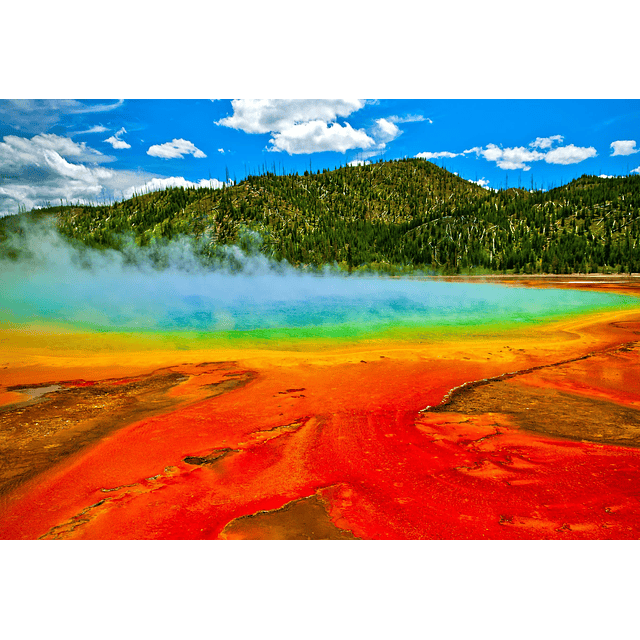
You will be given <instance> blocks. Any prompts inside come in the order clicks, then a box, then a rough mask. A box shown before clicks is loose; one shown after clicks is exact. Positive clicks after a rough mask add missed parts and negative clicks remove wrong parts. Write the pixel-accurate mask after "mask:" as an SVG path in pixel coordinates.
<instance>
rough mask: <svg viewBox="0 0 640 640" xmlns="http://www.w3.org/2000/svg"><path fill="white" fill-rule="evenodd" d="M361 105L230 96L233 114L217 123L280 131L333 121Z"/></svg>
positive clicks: (248, 129) (357, 102)
mask: <svg viewBox="0 0 640 640" xmlns="http://www.w3.org/2000/svg"><path fill="white" fill-rule="evenodd" d="M364 105H365V101H364V100H232V101H231V106H232V107H233V115H232V116H229V117H227V118H222V119H221V120H218V121H217V122H216V124H218V125H222V126H224V127H231V128H233V129H240V130H241V131H244V132H245V133H273V132H283V131H285V130H286V129H289V128H291V127H293V126H295V125H299V124H302V123H305V122H313V121H318V120H320V121H323V122H325V123H329V122H334V121H335V120H336V119H337V118H339V117H340V118H346V117H347V116H348V115H350V114H352V113H353V112H354V111H358V110H359V109H362V107H364Z"/></svg>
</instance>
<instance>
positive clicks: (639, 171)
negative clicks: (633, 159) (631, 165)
mask: <svg viewBox="0 0 640 640" xmlns="http://www.w3.org/2000/svg"><path fill="white" fill-rule="evenodd" d="M631 173H640V167H636V168H635V169H631Z"/></svg>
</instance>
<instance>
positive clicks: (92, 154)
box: [0, 133, 154, 215]
mask: <svg viewBox="0 0 640 640" xmlns="http://www.w3.org/2000/svg"><path fill="white" fill-rule="evenodd" d="M111 160H114V158H113V157H111V156H106V155H103V154H102V153H100V152H99V151H96V150H95V149H92V148H90V147H88V146H87V145H86V144H85V143H84V142H82V143H78V142H74V141H73V140H71V138H67V137H64V136H58V135H55V134H47V133H45V134H38V135H35V136H33V137H32V138H22V137H20V136H5V137H4V138H3V142H0V215H4V214H7V213H16V212H17V211H18V209H19V207H24V208H26V209H33V208H36V207H39V206H44V205H46V204H47V203H50V204H53V205H55V204H59V203H60V201H61V200H62V201H64V202H74V203H76V202H77V203H81V204H82V203H85V204H88V203H95V202H99V201H103V200H107V201H109V200H113V199H116V198H120V197H121V196H122V194H123V193H124V192H125V191H127V190H130V188H132V187H136V188H141V187H142V186H143V185H145V184H147V183H148V182H149V181H150V180H152V178H153V177H154V176H153V174H150V173H143V172H134V171H123V170H115V169H109V168H106V167H103V166H101V165H102V164H103V163H105V162H109V161H111Z"/></svg>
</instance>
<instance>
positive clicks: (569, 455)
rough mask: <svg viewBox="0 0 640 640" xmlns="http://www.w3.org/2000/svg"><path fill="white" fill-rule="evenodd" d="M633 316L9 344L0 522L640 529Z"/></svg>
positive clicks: (563, 531)
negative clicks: (203, 340)
mask: <svg viewBox="0 0 640 640" xmlns="http://www.w3.org/2000/svg"><path fill="white" fill-rule="evenodd" d="M638 323H640V314H639V313H638V312H637V311H629V310H627V311H624V312H616V311H610V312H606V313H600V314H594V315H591V316H581V317H575V318H571V319H565V320H562V321H559V322H555V323H553V324H547V325H544V326H542V325H541V326H540V327H536V328H531V327H529V328H528V329H522V330H518V331H516V330H509V331H500V330H499V329H496V330H495V331H493V332H485V335H482V336H478V335H475V336H474V335H471V334H470V335H469V336H466V337H465V336H464V335H458V336H457V337H456V339H455V340H453V339H449V340H447V339H446V338H442V339H440V340H436V341H433V342H430V343H429V342H424V343H419V344H408V343H406V342H402V341H397V340H396V341H394V340H393V339H391V338H390V339H388V340H386V341H382V340H376V341H373V342H370V343H362V344H352V345H344V344H343V345H342V346H340V347H338V346H335V347H333V348H329V347H327V346H326V345H325V346H324V347H323V348H322V349H312V348H310V349H308V350H298V351H290V352H287V353H284V352H278V351H276V350H274V349H271V350H267V349H264V350H260V349H250V348H248V347H247V348H238V349H235V350H234V349H232V348H225V349H219V350H217V351H216V350H213V351H209V352H206V351H203V352H197V351H187V352H184V351H183V352H172V351H170V350H165V351H149V350H147V351H145V352H139V353H135V352H134V351H128V352H127V353H126V354H125V355H123V356H120V357H118V354H105V353H94V354H91V353H88V352H87V353H84V355H83V357H82V358H81V359H80V360H78V358H70V359H68V360H64V354H63V353H59V352H57V353H56V354H55V355H47V354H44V355H43V354H36V353H32V352H29V353H27V352H26V351H25V352H20V351H19V350H16V351H14V352H13V355H12V358H13V360H12V361H11V362H9V365H8V366H7V368H6V369H3V370H2V372H1V374H0V384H1V385H2V388H1V389H0V390H1V391H3V392H4V393H5V394H7V395H6V396H5V403H6V404H4V405H3V406H0V425H2V431H1V432H0V434H1V436H2V437H1V438H0V451H1V452H2V453H1V457H0V481H2V483H0V538H3V539H37V538H43V539H67V538H70V539H275V538H279V539H305V538H328V539H353V538H360V539H481V538H492V539H508V538H524V539H578V538H582V539H584V538H587V539H605V538H609V539H623V538H638V537H639V536H640V448H639V447H640V405H639V403H640V385H639V382H638V381H639V377H638V375H637V373H638V371H639V367H640V364H639V363H640V359H639V358H638V353H639V351H638V344H637V335H638V333H637V330H638V326H640V325H639V324H638ZM145 364H147V366H146V367H145ZM30 383H31V384H32V387H31V388H32V389H36V391H37V389H41V390H42V391H43V394H41V395H39V396H38V395H37V393H35V392H33V391H32V392H31V394H28V393H26V391H25V389H27V388H28V385H29V384H30ZM18 412H19V413H18Z"/></svg>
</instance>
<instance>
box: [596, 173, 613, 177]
mask: <svg viewBox="0 0 640 640" xmlns="http://www.w3.org/2000/svg"><path fill="white" fill-rule="evenodd" d="M598 178H615V176H608V175H606V174H604V173H602V174H600V175H599V176H598Z"/></svg>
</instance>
